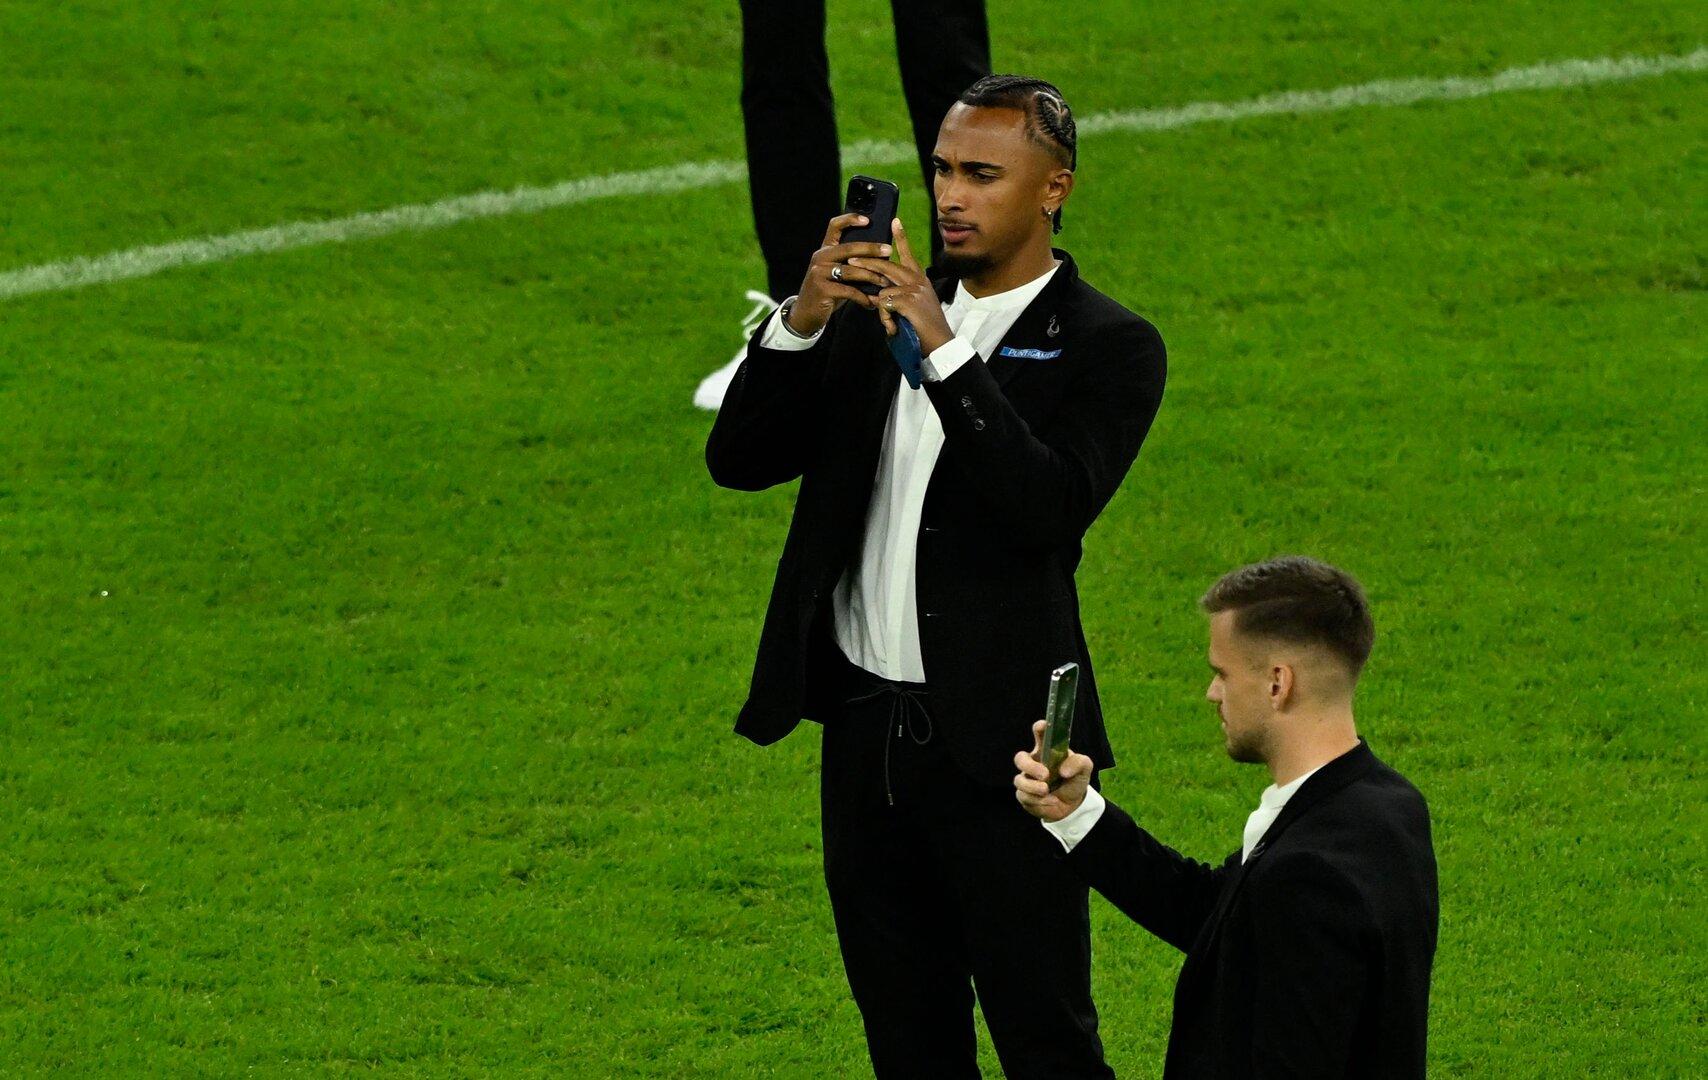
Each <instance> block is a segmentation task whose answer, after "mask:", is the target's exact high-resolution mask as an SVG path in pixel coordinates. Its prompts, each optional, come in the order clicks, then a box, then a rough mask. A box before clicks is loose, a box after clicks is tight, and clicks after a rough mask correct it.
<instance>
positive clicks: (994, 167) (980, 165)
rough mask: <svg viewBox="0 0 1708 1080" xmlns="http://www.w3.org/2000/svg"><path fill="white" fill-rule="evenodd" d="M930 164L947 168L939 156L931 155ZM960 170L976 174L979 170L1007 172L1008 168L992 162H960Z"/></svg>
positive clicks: (946, 163) (944, 161)
mask: <svg viewBox="0 0 1708 1080" xmlns="http://www.w3.org/2000/svg"><path fill="white" fill-rule="evenodd" d="M931 164H933V165H944V166H947V165H948V164H949V163H948V162H947V161H946V160H944V159H943V158H942V157H941V156H940V155H938V154H932V155H931ZM961 168H963V169H966V170H967V171H968V172H977V171H978V170H980V169H987V170H989V171H991V172H1007V171H1008V168H1007V167H1006V166H1003V165H998V164H996V163H995V162H993V161H963V162H961Z"/></svg>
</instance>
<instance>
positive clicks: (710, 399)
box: [694, 289, 777, 412]
mask: <svg viewBox="0 0 1708 1080" xmlns="http://www.w3.org/2000/svg"><path fill="white" fill-rule="evenodd" d="M747 299H748V300H750V301H752V303H753V310H752V311H749V312H748V313H747V316H746V317H745V318H743V319H742V320H741V337H742V342H741V348H740V349H739V350H737V351H736V354H735V359H733V360H731V361H730V362H729V363H727V364H725V365H724V366H723V367H721V368H719V369H717V370H716V371H714V372H712V373H711V374H710V375H707V376H706V377H705V378H704V379H703V380H701V382H700V386H699V389H697V390H695V391H694V404H695V405H698V406H699V407H700V408H702V409H710V410H712V411H713V412H716V411H717V410H718V408H719V407H720V406H722V405H723V403H724V394H725V392H726V391H728V390H729V384H730V383H731V382H732V381H733V380H734V379H735V372H736V369H737V368H739V367H741V362H742V361H743V360H746V359H747V339H748V338H750V337H752V336H753V331H755V330H757V329H758V328H759V324H760V323H762V322H764V321H765V319H766V318H767V317H768V316H769V315H770V314H771V313H772V312H773V311H776V310H777V301H775V300H773V299H771V297H770V296H768V295H766V294H765V293H762V292H760V291H759V290H758V289H749V290H747Z"/></svg>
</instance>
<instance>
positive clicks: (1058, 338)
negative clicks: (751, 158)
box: [706, 250, 1165, 784]
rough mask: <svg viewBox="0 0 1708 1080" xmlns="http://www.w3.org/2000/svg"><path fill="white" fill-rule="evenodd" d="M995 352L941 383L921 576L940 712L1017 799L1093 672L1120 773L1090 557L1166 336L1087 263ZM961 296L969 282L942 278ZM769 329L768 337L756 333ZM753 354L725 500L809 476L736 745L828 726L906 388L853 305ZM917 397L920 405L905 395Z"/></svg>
mask: <svg viewBox="0 0 1708 1080" xmlns="http://www.w3.org/2000/svg"><path fill="white" fill-rule="evenodd" d="M1055 255H1056V257H1057V258H1058V259H1060V260H1061V267H1060V268H1059V269H1058V270H1057V271H1056V275H1055V277H1053V278H1052V279H1051V280H1050V282H1049V284H1047V285H1046V286H1044V288H1043V290H1042V291H1041V292H1040V293H1039V294H1038V295H1037V297H1035V298H1034V299H1033V301H1032V303H1031V304H1029V305H1028V306H1027V307H1026V309H1025V310H1024V311H1023V312H1021V314H1020V317H1019V318H1018V319H1016V320H1015V323H1014V325H1013V327H1012V328H1011V329H1010V330H1009V332H1008V334H1007V336H1006V337H1004V338H1003V340H1002V344H1001V346H1000V347H999V348H998V355H996V356H992V357H989V358H986V361H985V362H980V361H979V359H978V358H976V357H975V358H974V359H973V360H969V361H968V362H967V363H965V364H963V365H962V366H961V367H960V368H959V369H957V370H956V371H955V373H954V374H953V375H951V376H949V377H948V378H947V379H944V380H943V381H942V382H939V383H929V382H928V383H926V384H925V386H924V391H923V392H924V393H926V394H928V395H929V396H930V398H931V403H932V405H933V406H935V408H936V410H937V415H938V417H939V418H941V420H942V423H943V435H944V443H943V449H942V453H941V455H940V456H939V457H938V459H937V465H936V468H935V470H934V471H933V472H932V474H931V481H930V484H929V486H928V487H927V489H926V495H925V505H924V512H923V516H922V518H921V524H920V531H919V540H918V544H919V548H918V563H917V567H916V573H915V582H916V586H917V588H916V599H917V603H918V607H919V638H920V641H919V646H920V652H921V656H922V659H923V661H924V666H925V673H926V681H927V683H928V685H929V686H930V688H931V699H930V709H931V712H932V717H933V719H934V721H935V723H936V726H937V729H938V730H939V731H941V732H942V734H943V737H944V739H945V741H946V743H947V744H948V747H949V750H950V752H951V754H952V756H953V758H954V760H955V761H956V762H957V764H959V765H960V766H961V767H962V768H963V769H964V770H966V771H967V772H968V773H969V774H970V775H972V776H974V777H976V778H981V779H984V780H986V781H988V782H989V783H991V784H1007V783H1010V782H1011V781H1012V778H1013V773H1014V768H1013V757H1014V752H1015V751H1016V750H1020V749H1025V748H1027V747H1030V746H1031V745H1032V734H1031V724H1032V722H1033V721H1034V720H1036V719H1038V718H1039V717H1041V716H1042V715H1043V712H1044V703H1045V699H1046V697H1047V696H1048V687H1049V675H1050V672H1051V671H1052V670H1053V669H1054V668H1056V667H1058V666H1060V665H1061V664H1063V663H1066V662H1068V661H1070V660H1073V661H1077V662H1078V663H1079V664H1080V667H1081V671H1080V682H1079V686H1080V692H1079V698H1078V702H1077V705H1076V715H1075V720H1074V738H1073V742H1074V746H1075V747H1076V748H1081V749H1083V750H1084V751H1085V752H1087V753H1089V754H1091V755H1092V756H1093V758H1094V760H1096V761H1098V762H1099V763H1100V764H1102V765H1104V766H1108V765H1112V764H1113V763H1114V756H1113V755H1112V754H1111V753H1110V751H1109V745H1108V741H1107V740H1106V739H1105V737H1104V733H1103V717H1102V713H1101V712H1100V710H1099V708H1098V702H1097V684H1096V680H1095V677H1094V675H1093V673H1092V669H1091V658H1090V656H1089V654H1088V652H1087V650H1086V645H1085V636H1084V633H1083V632H1082V631H1081V629H1080V620H1079V597H1078V594H1077V593H1076V592H1075V589H1074V571H1075V570H1076V569H1077V568H1078V566H1079V560H1080V554H1081V547H1080V539H1081V537H1082V536H1083V535H1084V534H1085V530H1086V529H1087V528H1089V527H1090V525H1091V523H1092V522H1093V521H1094V520H1095V519H1096V518H1097V515H1098V514H1099V513H1100V512H1101V511H1102V509H1103V507H1104V505H1105V504H1107V503H1108V501H1109V499H1110V497H1111V496H1112V495H1114V494H1115V489H1116V488H1117V487H1119V486H1120V483H1121V480H1122V478H1123V477H1124V476H1126V474H1127V469H1128V467H1129V466H1131V465H1132V463H1133V459H1134V457H1135V456H1137V454H1138V452H1139V446H1140V444H1141V443H1143V442H1144V439H1145V433H1146V432H1148V431H1149V430H1150V425H1151V420H1152V419H1153V418H1154V417H1155V416H1156V411H1157V407H1158V406H1159V405H1160V404H1161V401H1162V388H1163V378H1164V371H1165V364H1164V353H1163V344H1162V338H1161V336H1160V335H1158V333H1157V331H1156V328H1155V327H1154V326H1152V325H1151V324H1150V323H1148V322H1146V321H1145V320H1144V319H1142V318H1140V317H1139V316H1137V315H1135V314H1133V313H1132V312H1130V311H1128V310H1127V309H1126V308H1124V307H1122V306H1121V305H1120V304H1117V303H1116V302H1115V301H1113V300H1111V299H1109V298H1108V297H1106V296H1104V295H1103V294H1102V293H1100V292H1098V291H1097V290H1096V289H1093V288H1092V287H1091V286H1089V285H1087V284H1086V283H1085V282H1083V281H1081V280H1080V277H1079V272H1078V270H1077V269H1076V268H1075V266H1074V262H1073V259H1072V257H1070V256H1069V255H1068V254H1067V253H1066V252H1065V251H1060V250H1057V251H1056V252H1055ZM933 284H934V285H935V286H936V288H937V291H938V295H939V297H941V298H942V299H943V300H944V301H945V302H947V301H948V300H950V299H952V298H953V296H954V292H955V284H956V282H955V279H953V278H949V277H942V278H937V279H934V281H933ZM761 328H763V324H761ZM759 337H760V331H755V332H754V336H753V339H752V340H751V341H750V342H749V343H748V350H747V359H746V360H745V361H744V362H743V363H742V365H741V366H740V367H739V368H738V369H737V370H736V374H735V378H734V379H733V380H732V381H731V383H730V386H729V390H728V392H727V393H726V395H725V397H724V401H723V407H722V408H721V409H720V410H719V412H718V416H717V421H716V422H715V423H714V424H713V425H712V432H711V435H710V437H709V438H708V439H707V440H706V466H707V468H708V469H709V470H710V471H711V475H712V479H713V480H715V481H716V482H717V483H718V484H720V485H721V486H723V487H727V488H737V489H740V490H743V491H757V490H760V489H762V488H768V487H771V486H772V485H774V484H782V483H786V482H788V481H790V480H793V479H795V478H796V477H800V478H801V488H800V492H799V494H798V495H797V497H796V500H795V512H794V518H793V520H792V521H791V522H790V524H789V536H788V539H787V540H786V541H785V542H784V544H783V554H782V557H781V558H780V559H779V560H778V562H777V577H776V582H775V584H774V585H773V586H772V590H771V602H770V605H769V607H768V608H767V609H766V612H765V625H764V628H763V629H762V630H761V631H760V635H759V654H758V658H757V660H756V661H755V664H754V670H753V681H752V685H751V688H750V690H749V693H748V698H747V702H746V704H744V705H743V706H742V708H741V713H740V715H739V716H738V717H737V719H736V725H735V730H736V731H737V732H738V733H740V734H742V735H745V736H746V737H748V738H750V739H752V740H753V741H754V742H756V743H760V744H767V743H772V742H775V741H777V740H778V739H781V738H782V737H783V736H784V735H787V734H788V733H789V732H790V731H791V730H793V729H794V727H795V725H796V724H797V723H799V722H800V719H801V718H802V717H805V718H807V719H810V720H817V721H820V722H822V721H823V720H824V719H825V718H826V716H828V715H831V710H833V709H834V706H835V703H834V702H833V701H831V700H830V687H829V682H830V680H828V679H827V678H826V677H825V675H826V674H827V673H828V672H830V671H832V670H833V668H832V667H831V666H830V665H832V664H833V663H835V662H836V655H837V654H836V652H834V651H829V650H836V644H835V641H834V639H833V638H832V637H831V634H830V627H829V619H830V609H831V592H832V590H833V589H834V588H835V585H836V582H837V579H838V578H839V577H840V576H841V575H842V572H843V570H844V569H845V568H847V567H848V566H849V565H850V562H851V560H853V559H854V558H855V557H856V556H857V554H858V551H857V548H858V547H859V544H860V540H861V536H862V533H863V528H864V524H865V519H866V511H867V507H868V504H869V503H870V501H871V497H872V485H873V482H874V479H875V477H876V474H877V467H878V454H879V451H880V449H881V446H882V440H883V436H884V429H885V426H886V420H887V419H888V416H889V412H890V406H891V402H892V401H893V399H894V398H895V395H896V392H897V387H898V385H899V384H900V383H901V371H900V369H899V368H897V366H896V364H895V361H894V360H893V359H892V358H891V356H890V353H889V349H888V347H887V346H886V344H885V339H884V332H883V327H882V325H881V324H880V323H879V321H878V317H877V314H876V313H875V312H871V311H867V310H866V309H864V308H860V307H856V306H855V305H853V304H845V305H843V307H842V308H841V309H839V310H838V311H837V313H836V314H835V315H834V316H833V317H832V318H831V320H830V323H829V324H828V325H827V326H826V328H825V331H824V335H823V336H822V337H821V338H820V339H819V340H818V341H817V342H815V343H814V345H813V347H812V348H811V349H808V350H805V351H802V352H782V351H778V350H773V349H767V348H764V347H762V346H761V345H760V344H759ZM903 392H906V393H912V392H914V391H912V390H905V389H904V390H903Z"/></svg>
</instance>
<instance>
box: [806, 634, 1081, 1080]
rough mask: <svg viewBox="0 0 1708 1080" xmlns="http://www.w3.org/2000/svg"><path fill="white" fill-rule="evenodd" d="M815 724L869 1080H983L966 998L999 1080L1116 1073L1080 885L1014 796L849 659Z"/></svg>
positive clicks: (834, 881) (920, 705)
mask: <svg viewBox="0 0 1708 1080" xmlns="http://www.w3.org/2000/svg"><path fill="white" fill-rule="evenodd" d="M834 652H835V655H836V656H837V657H838V658H839V660H840V662H841V665H842V667H841V670H840V671H839V672H838V674H837V676H836V678H837V681H838V683H839V684H840V685H839V686H838V687H837V693H838V700H840V701H842V702H843V705H842V708H841V710H840V715H833V716H830V717H829V718H827V719H826V721H825V724H824V756H823V778H822V787H821V799H822V820H823V828H824V877H825V883H826V885H827V886H828V887H829V891H830V903H831V910H832V912H833V914H834V915H835V919H836V933H837V937H838V939H839V940H840V942H841V946H842V960H843V966H844V968H845V970H846V971H847V973H848V984H849V986H850V988H851V989H852V990H853V991H854V1000H855V1002H856V1003H857V1004H858V1005H859V1006H860V1013H861V1016H862V1018H863V1019H864V1021H865V1026H866V1044H867V1047H868V1049H869V1050H870V1052H871V1056H872V1066H873V1069H874V1071H875V1073H876V1075H877V1076H878V1078H879V1080H890V1078H899V1077H907V1078H919V1080H958V1078H962V1077H975V1078H976V1077H978V1076H979V1069H978V1061H977V1052H976V1039H975V1035H974V1028H973V1014H972V1008H973V1000H974V991H975V990H976V991H977V998H978V1003H979V1007H980V1008H981V1009H983V1011H984V1017H985V1023H986V1024H987V1025H988V1027H989V1028H990V1033H991V1039H992V1041H993V1042H994V1043H995V1045H996V1052H997V1056H998V1058H999V1059H1000V1060H1001V1062H1002V1068H1003V1071H1004V1072H1005V1073H1006V1074H1007V1076H1008V1077H1009V1078H1010V1080H1025V1078H1033V1077H1036V1078H1039V1080H1043V1078H1050V1080H1072V1078H1078V1077H1097V1078H1107V1077H1113V1076H1114V1073H1113V1072H1112V1071H1111V1070H1110V1069H1109V1067H1108V1066H1107V1065H1105V1064H1104V1063H1103V1044H1102V1041H1101V1040H1100V1039H1099V1038H1098V1035H1097V1010H1096V1008H1095V1006H1093V1004H1092V1001H1091V929H1090V916H1089V907H1088V895H1089V894H1088V890H1087V887H1086V885H1085V884H1084V883H1083V882H1081V881H1080V880H1079V878H1078V877H1077V876H1076V875H1075V874H1074V873H1073V872H1072V871H1071V870H1070V869H1068V866H1067V863H1066V862H1065V861H1064V860H1062V859H1061V858H1059V857H1058V856H1059V853H1060V851H1061V848H1060V846H1059V844H1058V843H1057V841H1056V839H1055V838H1054V837H1053V836H1051V835H1050V834H1049V833H1048V832H1046V831H1045V830H1044V828H1043V827H1042V826H1041V825H1039V824H1038V821H1037V819H1035V818H1033V817H1031V816H1030V815H1028V814H1027V813H1026V812H1025V811H1024V810H1022V809H1021V807H1020V804H1019V803H1018V802H1017V801H1016V800H1015V798H1014V790H1013V788H1011V787H990V786H988V785H982V784H979V783H977V782H975V781H973V780H972V779H970V778H968V777H967V776H965V775H963V774H962V773H961V772H960V771H959V770H958V769H957V768H956V767H955V765H954V764H953V762H952V761H951V760H950V759H949V756H948V754H947V752H946V751H945V749H944V747H943V742H942V740H941V739H940V738H938V737H937V733H936V732H935V731H934V730H933V727H932V721H931V715H930V691H929V689H928V688H927V687H926V686H925V684H923V683H897V682H891V681H889V680H886V679H883V678H880V677H878V676H876V675H873V674H871V673H870V672H867V671H864V670H863V669H861V668H860V667H858V666H856V665H854V664H852V663H849V662H848V661H847V659H846V657H843V656H842V654H841V650H840V649H835V650H834Z"/></svg>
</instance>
